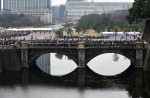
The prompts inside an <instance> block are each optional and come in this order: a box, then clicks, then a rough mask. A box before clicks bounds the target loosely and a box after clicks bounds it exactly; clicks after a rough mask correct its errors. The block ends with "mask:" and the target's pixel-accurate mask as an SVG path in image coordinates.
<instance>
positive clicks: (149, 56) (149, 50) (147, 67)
mask: <svg viewBox="0 0 150 98" xmlns="http://www.w3.org/2000/svg"><path fill="white" fill-rule="evenodd" d="M144 48H145V49H146V53H145V57H144V65H143V66H144V68H143V69H144V71H150V44H148V43H147V44H145V46H144Z"/></svg>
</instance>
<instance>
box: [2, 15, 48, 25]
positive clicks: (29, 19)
mask: <svg viewBox="0 0 150 98" xmlns="http://www.w3.org/2000/svg"><path fill="white" fill-rule="evenodd" d="M43 25H46V24H44V23H43V22H41V21H40V19H39V18H38V17H35V16H31V15H24V14H20V15H17V14H11V13H4V14H1V15H0V26H1V27H5V28H8V27H25V26H36V27H38V26H43Z"/></svg>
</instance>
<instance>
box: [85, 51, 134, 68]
mask: <svg viewBox="0 0 150 98" xmlns="http://www.w3.org/2000/svg"><path fill="white" fill-rule="evenodd" d="M105 53H117V54H120V55H123V56H125V57H126V58H128V59H129V60H131V64H133V65H135V64H136V59H135V57H136V50H134V49H127V50H124V49H121V50H120V49H118V50H117V49H112V50H111V49H89V50H87V51H86V53H85V54H86V55H85V57H86V60H85V62H86V64H87V63H88V62H90V61H91V60H92V59H93V58H95V57H96V56H98V55H101V54H105Z"/></svg>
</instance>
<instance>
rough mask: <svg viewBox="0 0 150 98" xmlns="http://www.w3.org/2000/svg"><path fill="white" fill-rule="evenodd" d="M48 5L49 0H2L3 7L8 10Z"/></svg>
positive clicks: (37, 8) (46, 7) (46, 6)
mask: <svg viewBox="0 0 150 98" xmlns="http://www.w3.org/2000/svg"><path fill="white" fill-rule="evenodd" d="M1 2H2V0H1ZM50 6H51V1H50V0H3V9H9V10H40V9H50Z"/></svg>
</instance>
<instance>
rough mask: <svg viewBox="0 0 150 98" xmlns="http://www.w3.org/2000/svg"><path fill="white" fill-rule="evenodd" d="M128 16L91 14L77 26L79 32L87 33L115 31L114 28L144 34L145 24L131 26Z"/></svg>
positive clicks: (85, 16)
mask: <svg viewBox="0 0 150 98" xmlns="http://www.w3.org/2000/svg"><path fill="white" fill-rule="evenodd" d="M126 16H127V14H125V13H124V14H101V15H99V14H90V15H84V16H83V17H82V18H81V19H80V20H79V21H78V24H77V25H76V27H75V28H76V30H77V32H85V31H86V30H89V29H93V30H95V31H97V32H102V31H106V30H107V31H113V29H114V27H115V28H116V27H117V28H118V29H119V30H118V31H126V32H127V31H139V32H143V30H144V23H133V24H129V23H128V21H127V20H126Z"/></svg>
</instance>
